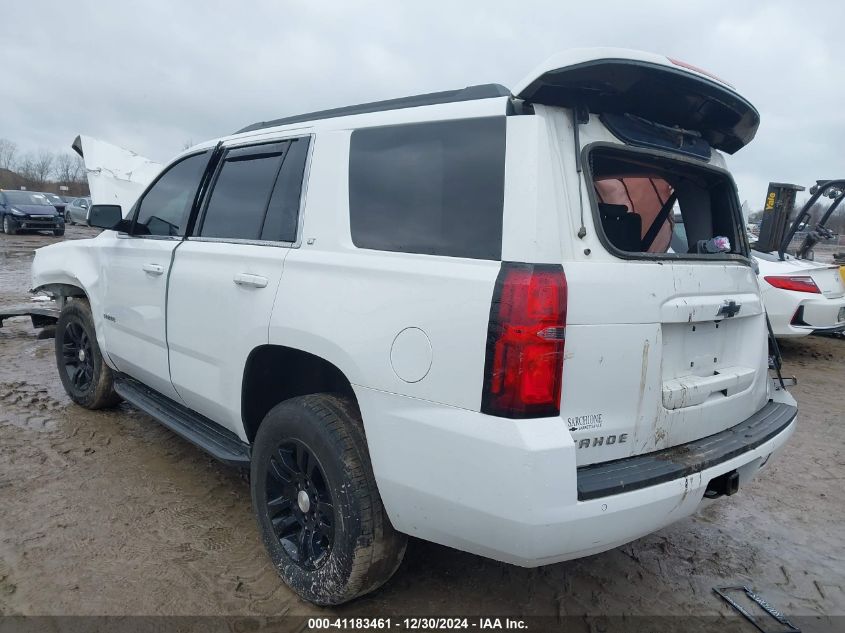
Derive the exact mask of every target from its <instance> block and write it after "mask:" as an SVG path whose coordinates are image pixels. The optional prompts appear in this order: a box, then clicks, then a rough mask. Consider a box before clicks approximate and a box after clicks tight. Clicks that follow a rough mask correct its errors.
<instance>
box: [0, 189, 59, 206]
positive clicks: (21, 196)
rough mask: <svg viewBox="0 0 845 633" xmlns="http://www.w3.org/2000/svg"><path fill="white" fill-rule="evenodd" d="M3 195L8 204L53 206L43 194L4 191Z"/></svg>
mask: <svg viewBox="0 0 845 633" xmlns="http://www.w3.org/2000/svg"><path fill="white" fill-rule="evenodd" d="M3 193H4V194H5V195H6V200H7V201H8V202H9V204H32V205H41V206H45V207H52V206H53V205H52V204H51V203H50V201H49V200H48V199H47V196H45V195H44V194H43V193H33V192H31V191H4V192H3Z"/></svg>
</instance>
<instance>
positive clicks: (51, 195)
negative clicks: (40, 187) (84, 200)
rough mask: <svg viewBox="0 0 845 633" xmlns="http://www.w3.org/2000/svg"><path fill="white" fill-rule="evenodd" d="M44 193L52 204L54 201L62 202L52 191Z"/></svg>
mask: <svg viewBox="0 0 845 633" xmlns="http://www.w3.org/2000/svg"><path fill="white" fill-rule="evenodd" d="M44 195H45V196H47V197H48V198H49V199H50V202H52V203H53V204H55V203H56V202H59V203H61V202H64V200H62V199H61V198H60V197H59V196H57V195H56V194H54V193H45V194H44Z"/></svg>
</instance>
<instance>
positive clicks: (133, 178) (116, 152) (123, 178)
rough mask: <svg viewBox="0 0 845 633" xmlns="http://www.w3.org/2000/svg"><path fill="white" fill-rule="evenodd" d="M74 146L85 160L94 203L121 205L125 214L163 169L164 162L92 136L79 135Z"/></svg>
mask: <svg viewBox="0 0 845 633" xmlns="http://www.w3.org/2000/svg"><path fill="white" fill-rule="evenodd" d="M71 147H72V148H73V150H74V151H75V152H76V153H77V154H79V155H80V156H81V157H82V159H83V161H84V162H85V171H86V173H87V176H88V187H89V189H90V190H91V203H92V204H119V205H120V206H121V207H122V209H123V215H124V217H126V215H127V214H128V213H129V210H130V209H131V208H132V205H134V204H135V201H136V200H137V199H138V196H140V195H141V193H143V191H144V189H145V188H146V187H147V185H148V184H149V183H150V182H152V180H153V179H154V178H155V177H156V176H157V175H158V174H159V172H161V168H162V165H161V163H157V162H155V161H153V160H150V159H149V158H145V157H143V156H140V155H139V154H136V153H135V152H133V151H132V150H128V149H124V148H122V147H118V146H117V145H113V144H112V143H108V142H106V141H101V140H100V139H96V138H93V137H91V136H82V135H80V136H77V137H76V139H75V140H74V141H73V145H71Z"/></svg>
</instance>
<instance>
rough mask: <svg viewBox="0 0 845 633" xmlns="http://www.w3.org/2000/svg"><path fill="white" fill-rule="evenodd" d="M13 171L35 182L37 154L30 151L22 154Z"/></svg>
mask: <svg viewBox="0 0 845 633" xmlns="http://www.w3.org/2000/svg"><path fill="white" fill-rule="evenodd" d="M13 171H16V172H18V174H20V175H21V176H22V177H23V178H24V179H25V180H28V181H30V182H35V179H36V173H37V169H36V167H35V155H34V154H33V153H32V152H28V153H26V154H24V155H23V156H21V158H20V160H18V161H17V162H16V163H15V164H14V166H13Z"/></svg>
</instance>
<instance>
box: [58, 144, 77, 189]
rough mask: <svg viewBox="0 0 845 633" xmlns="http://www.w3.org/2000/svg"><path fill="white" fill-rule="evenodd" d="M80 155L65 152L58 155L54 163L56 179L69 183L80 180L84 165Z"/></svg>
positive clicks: (64, 183)
mask: <svg viewBox="0 0 845 633" xmlns="http://www.w3.org/2000/svg"><path fill="white" fill-rule="evenodd" d="M80 163H81V161H80V158H79V156H77V155H75V154H69V153H67V152H63V153H61V154H58V155H56V159H55V161H54V164H53V175H54V176H55V178H56V180H57V181H58V182H59V183H61V184H63V185H68V184H70V183H73V182H79V181H80V180H81V178H82V168H81V167H82V166H81V164H80Z"/></svg>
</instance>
